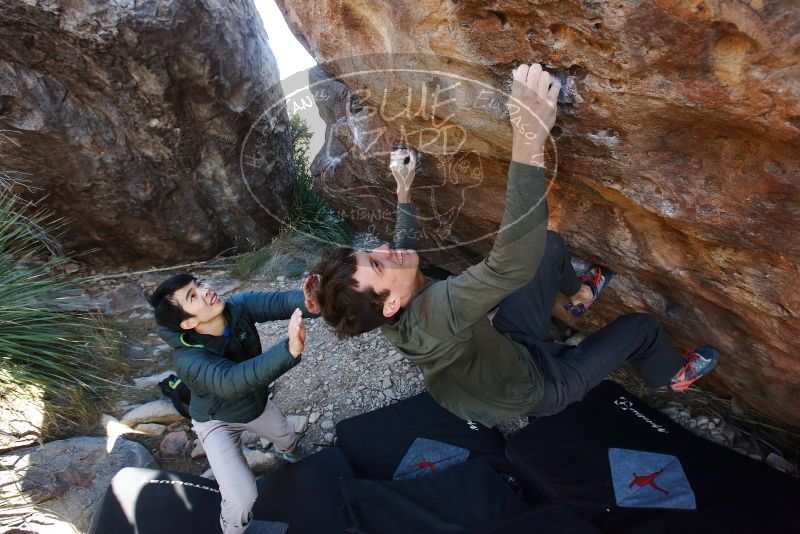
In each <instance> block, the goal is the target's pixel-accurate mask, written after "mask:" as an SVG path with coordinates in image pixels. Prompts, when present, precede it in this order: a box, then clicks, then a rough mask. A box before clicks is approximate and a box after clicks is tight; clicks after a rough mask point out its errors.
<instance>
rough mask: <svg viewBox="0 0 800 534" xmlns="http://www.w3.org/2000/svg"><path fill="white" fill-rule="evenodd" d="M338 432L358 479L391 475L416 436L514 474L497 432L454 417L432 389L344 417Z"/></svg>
mask: <svg viewBox="0 0 800 534" xmlns="http://www.w3.org/2000/svg"><path fill="white" fill-rule="evenodd" d="M336 436H337V444H338V445H339V447H341V448H342V450H343V451H344V454H345V456H346V457H347V459H348V460H349V462H350V464H351V465H352V466H353V469H354V471H355V472H356V475H358V477H359V478H375V479H383V480H389V479H391V478H392V475H393V474H394V472H395V470H396V469H397V466H398V465H399V464H400V461H401V460H402V459H403V456H405V454H406V452H407V451H408V448H409V447H410V446H411V444H412V443H413V442H414V440H415V439H416V438H427V439H431V440H435V441H441V442H443V443H449V444H450V445H455V446H457V447H461V448H463V449H467V450H468V451H470V458H482V459H483V460H485V461H486V462H487V463H488V464H489V465H491V466H492V467H493V468H494V469H495V470H496V471H498V472H501V473H508V474H511V473H513V468H512V466H511V465H510V464H509V462H508V460H507V459H506V458H505V453H504V451H505V440H504V439H503V436H502V435H501V434H500V433H499V432H498V431H497V430H495V429H493V428H487V427H485V426H483V425H482V424H480V423H474V422H471V421H464V420H463V419H460V418H458V417H456V416H455V415H453V414H452V413H450V412H448V411H447V410H446V409H444V408H442V407H441V406H439V404H438V403H437V402H436V401H435V400H433V397H431V396H430V395H429V394H428V393H420V394H418V395H414V396H413V397H409V398H407V399H404V400H401V401H400V402H396V403H394V404H391V405H389V406H386V407H383V408H379V409H377V410H373V411H371V412H367V413H365V414H361V415H357V416H355V417H351V418H349V419H344V420H342V421H340V422H339V423H338V424H337V425H336Z"/></svg>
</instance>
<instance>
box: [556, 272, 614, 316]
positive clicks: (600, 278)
mask: <svg viewBox="0 0 800 534" xmlns="http://www.w3.org/2000/svg"><path fill="white" fill-rule="evenodd" d="M612 276H614V273H613V272H612V271H611V270H609V269H606V268H603V267H600V266H594V267H592V269H591V270H590V271H589V272H588V273H586V274H584V275H583V276H581V283H582V284H586V285H587V286H589V288H590V289H591V290H592V297H591V298H590V299H588V300H584V301H583V302H579V303H577V304H573V303H572V302H567V303H566V304H564V309H565V310H567V311H568V312H570V313H571V314H572V315H574V316H575V317H580V316H581V315H583V314H584V313H586V311H587V310H588V309H589V306H591V305H592V304H594V302H595V301H596V300H597V297H599V296H600V291H602V289H603V288H604V287H605V286H606V285H607V284H608V283H609V282H610V281H611V277H612Z"/></svg>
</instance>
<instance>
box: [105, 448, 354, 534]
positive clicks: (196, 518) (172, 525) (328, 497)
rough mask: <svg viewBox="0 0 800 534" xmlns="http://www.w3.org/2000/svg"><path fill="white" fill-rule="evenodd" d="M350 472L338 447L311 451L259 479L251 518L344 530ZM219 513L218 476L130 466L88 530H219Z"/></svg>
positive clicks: (294, 530) (293, 531)
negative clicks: (343, 488) (344, 488)
mask: <svg viewBox="0 0 800 534" xmlns="http://www.w3.org/2000/svg"><path fill="white" fill-rule="evenodd" d="M352 477H353V471H352V469H351V468H350V465H349V464H348V463H347V460H346V459H345V457H344V455H343V454H342V452H341V451H340V450H339V449H337V448H329V449H325V450H322V451H320V452H318V453H316V454H312V455H311V456H309V457H307V458H304V459H303V460H301V461H299V462H297V463H295V464H292V465H287V466H286V467H284V468H282V469H280V470H279V471H276V472H275V473H272V474H270V475H267V476H264V477H260V478H259V479H258V482H257V483H258V500H257V501H256V503H255V506H254V507H253V517H254V518H255V519H260V520H264V521H276V522H282V523H287V524H288V525H289V529H288V531H287V533H288V534H314V533H319V534H329V533H334V534H335V533H338V532H344V530H343V528H342V526H341V521H340V508H341V507H342V506H343V504H344V499H343V497H342V495H341V492H340V490H339V481H340V480H344V479H349V478H352ZM310 509H313V513H309V510H310ZM219 512H220V494H219V488H218V487H217V484H216V482H214V481H211V480H208V479H206V478H202V477H198V476H194V475H189V474H186V473H175V472H170V471H163V470H157V469H139V468H132V467H126V468H125V469H122V470H120V471H119V472H118V473H117V474H116V475H115V476H114V478H113V479H112V481H111V487H110V488H109V489H108V491H107V492H106V495H105V497H104V498H103V500H102V502H101V503H100V505H99V507H98V509H97V511H96V512H95V514H94V516H93V517H92V524H91V527H90V529H89V533H90V534H108V533H112V532H113V533H114V534H128V533H130V534H134V533H137V534H219V528H220V527H219Z"/></svg>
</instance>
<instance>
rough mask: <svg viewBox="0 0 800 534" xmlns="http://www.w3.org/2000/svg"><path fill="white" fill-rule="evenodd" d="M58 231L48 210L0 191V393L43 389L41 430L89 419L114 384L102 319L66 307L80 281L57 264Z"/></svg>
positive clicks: (114, 355) (111, 340) (116, 353)
mask: <svg viewBox="0 0 800 534" xmlns="http://www.w3.org/2000/svg"><path fill="white" fill-rule="evenodd" d="M59 229H60V226H59V222H58V221H56V220H54V219H53V218H52V216H50V215H49V214H47V213H44V212H42V211H41V210H39V209H37V208H36V207H35V206H32V205H30V204H28V203H25V202H23V201H21V200H20V199H19V198H18V197H16V196H15V195H13V194H11V193H10V192H8V190H5V191H0V392H3V394H4V395H6V396H9V395H10V396H14V395H20V396H22V395H25V394H30V392H32V391H40V392H43V393H44V396H45V402H46V404H47V405H48V406H49V408H48V409H47V410H46V411H47V412H48V415H50V416H51V419H50V421H48V423H50V428H47V429H42V432H43V434H44V433H46V434H48V435H61V434H64V433H65V432H66V431H68V429H70V428H74V427H75V426H76V425H77V426H81V425H83V424H86V423H88V422H89V419H91V417H92V416H93V415H94V414H93V410H94V406H95V403H94V399H95V398H96V397H98V396H99V395H100V394H101V393H102V392H103V389H104V387H105V386H108V385H110V384H112V383H116V382H118V381H115V380H114V374H115V373H114V371H115V370H116V369H117V368H118V367H119V362H120V352H121V351H120V344H119V341H118V337H117V336H116V334H115V332H113V331H112V330H111V329H110V328H109V327H108V326H107V325H105V324H104V322H103V320H102V318H100V317H98V316H97V314H96V313H92V312H89V311H85V310H80V309H76V307H75V306H72V305H71V304H72V303H71V301H70V299H71V298H74V297H73V296H74V294H75V291H76V290H77V289H78V286H79V283H80V280H79V279H77V278H73V277H70V276H68V275H67V274H66V273H65V272H64V271H63V270H62V269H59V266H60V265H61V264H63V263H64V262H65V261H67V258H65V257H64V256H63V255H62V254H61V251H60V250H59V248H58V246H57V243H56V241H55V239H54V234H56V233H57V232H58V231H59ZM12 400H13V399H12Z"/></svg>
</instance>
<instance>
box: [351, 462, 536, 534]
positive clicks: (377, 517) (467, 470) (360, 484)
mask: <svg viewBox="0 0 800 534" xmlns="http://www.w3.org/2000/svg"><path fill="white" fill-rule="evenodd" d="M341 488H342V493H343V494H344V496H345V500H346V501H347V507H346V511H347V512H346V513H345V514H344V516H345V517H346V518H348V520H349V523H350V525H351V532H360V533H369V534H409V533H412V532H413V533H417V532H419V533H431V534H434V533H435V534H467V533H468V532H469V531H470V529H471V528H473V527H477V526H479V525H482V524H485V523H488V522H494V521H497V520H499V519H503V518H507V517H511V516H514V515H516V514H517V513H520V512H523V511H525V510H527V509H528V508H529V506H528V504H527V503H526V502H525V500H524V499H523V498H522V497H521V496H520V495H518V494H517V493H516V492H515V491H514V490H513V489H512V487H511V486H510V485H509V484H508V483H507V482H506V481H505V479H504V478H503V477H502V476H501V475H499V474H498V473H496V472H495V471H494V470H493V469H492V468H490V467H489V466H488V464H486V462H484V461H483V460H481V459H473V460H467V461H466V462H464V463H462V464H459V465H456V466H453V467H450V468H448V469H446V470H444V471H440V472H437V473H432V474H430V475H427V476H422V477H418V478H412V479H407V480H343V481H342V482H341Z"/></svg>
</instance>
